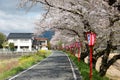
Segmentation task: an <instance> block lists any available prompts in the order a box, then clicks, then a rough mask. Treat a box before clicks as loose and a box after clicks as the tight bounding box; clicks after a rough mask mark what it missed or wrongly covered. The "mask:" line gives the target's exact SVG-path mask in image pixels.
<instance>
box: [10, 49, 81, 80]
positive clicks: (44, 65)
mask: <svg viewBox="0 0 120 80" xmlns="http://www.w3.org/2000/svg"><path fill="white" fill-rule="evenodd" d="M8 80H82V77H81V75H80V73H79V70H78V68H77V67H76V66H75V64H74V63H73V62H72V61H71V60H70V59H69V57H68V56H67V55H66V54H65V53H64V52H61V51H53V54H52V55H50V56H49V57H48V58H46V59H44V60H43V61H41V62H39V63H38V64H36V65H34V66H32V67H30V68H29V69H27V70H25V71H23V72H21V73H19V74H17V75H15V76H13V77H11V78H10V79H8Z"/></svg>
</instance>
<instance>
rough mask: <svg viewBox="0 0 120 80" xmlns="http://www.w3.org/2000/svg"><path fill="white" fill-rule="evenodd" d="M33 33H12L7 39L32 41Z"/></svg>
mask: <svg viewBox="0 0 120 80" xmlns="http://www.w3.org/2000/svg"><path fill="white" fill-rule="evenodd" d="M32 37H33V33H10V34H9V35H8V37H7V39H31V38H32Z"/></svg>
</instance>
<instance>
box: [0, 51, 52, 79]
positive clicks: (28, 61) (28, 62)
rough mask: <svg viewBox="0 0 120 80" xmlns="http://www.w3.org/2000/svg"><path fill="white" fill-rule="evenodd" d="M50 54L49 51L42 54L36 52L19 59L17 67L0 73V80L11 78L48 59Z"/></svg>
mask: <svg viewBox="0 0 120 80" xmlns="http://www.w3.org/2000/svg"><path fill="white" fill-rule="evenodd" d="M50 54H51V51H44V53H42V51H38V52H37V53H35V54H33V55H28V56H22V57H20V58H19V60H18V65H16V67H13V68H11V69H10V70H6V71H4V72H2V73H0V80H5V79H8V78H10V77H11V76H13V75H15V74H17V73H19V72H21V71H23V70H25V69H27V68H29V67H30V66H32V65H34V64H36V63H37V62H39V61H41V60H43V59H44V58H46V57H48V56H49V55H50ZM11 65H12V64H11Z"/></svg>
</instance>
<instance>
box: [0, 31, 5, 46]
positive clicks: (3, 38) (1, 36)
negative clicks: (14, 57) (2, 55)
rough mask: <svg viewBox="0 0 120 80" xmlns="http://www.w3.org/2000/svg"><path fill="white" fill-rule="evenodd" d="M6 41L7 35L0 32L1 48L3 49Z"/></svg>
mask: <svg viewBox="0 0 120 80" xmlns="http://www.w3.org/2000/svg"><path fill="white" fill-rule="evenodd" d="M5 40H6V35H5V34H3V33H1V32H0V48H2V47H3V46H2V44H3V42H4V41H5Z"/></svg>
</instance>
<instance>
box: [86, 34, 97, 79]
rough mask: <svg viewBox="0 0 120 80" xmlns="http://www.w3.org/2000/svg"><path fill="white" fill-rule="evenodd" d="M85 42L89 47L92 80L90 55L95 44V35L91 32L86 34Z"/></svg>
mask: <svg viewBox="0 0 120 80" xmlns="http://www.w3.org/2000/svg"><path fill="white" fill-rule="evenodd" d="M86 35H87V40H88V45H89V46H90V56H89V57H90V74H89V76H90V80H92V54H93V46H94V44H95V39H96V34H95V33H93V32H87V33H86Z"/></svg>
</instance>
